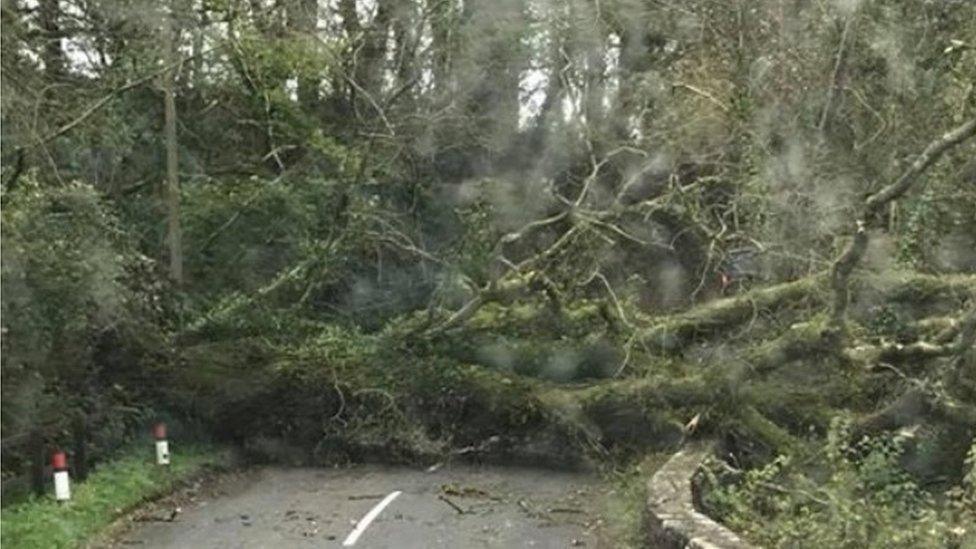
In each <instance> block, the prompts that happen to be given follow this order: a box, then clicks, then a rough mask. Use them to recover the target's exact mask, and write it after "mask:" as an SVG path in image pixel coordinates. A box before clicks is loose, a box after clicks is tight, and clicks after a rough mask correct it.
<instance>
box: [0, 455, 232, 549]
mask: <svg viewBox="0 0 976 549" xmlns="http://www.w3.org/2000/svg"><path fill="white" fill-rule="evenodd" d="M220 455H221V454H220V451H219V450H218V449H216V448H214V447H212V446H206V445H197V446H187V447H181V448H179V450H178V453H175V454H174V456H173V463H172V465H170V466H169V467H158V466H156V465H154V464H153V462H152V459H151V454H150V453H149V452H148V451H146V450H145V448H143V447H141V446H140V447H139V448H131V449H129V450H128V451H126V452H124V453H123V454H122V457H120V458H119V459H117V460H115V461H111V462H108V463H105V464H103V465H102V466H100V467H99V468H98V469H97V470H96V471H95V472H93V473H92V474H91V475H90V476H89V477H88V480H86V481H85V482H83V483H73V484H72V486H71V489H72V494H71V495H72V499H71V501H70V502H68V503H66V504H59V503H57V502H56V501H54V496H53V495H50V494H48V495H45V496H39V497H36V496H32V497H30V498H29V499H28V500H26V501H24V502H23V503H19V504H15V505H12V506H10V507H7V508H5V509H3V511H2V513H0V544H2V545H3V547H9V548H11V549H14V548H17V549H27V548H34V547H37V548H45V549H47V548H62V547H79V546H81V545H82V544H84V543H85V542H86V541H87V540H88V539H90V538H91V537H92V536H94V535H96V534H98V533H99V532H100V531H101V530H102V529H104V528H105V527H107V526H108V525H110V524H111V523H112V521H114V520H115V519H116V518H118V517H119V516H121V515H122V514H124V513H126V512H127V511H129V510H131V509H132V508H133V507H135V506H137V505H139V504H140V503H142V502H145V501H148V500H151V499H154V498H157V497H160V496H162V495H165V494H167V493H168V492H170V491H172V490H173V489H174V488H176V487H177V486H178V485H179V484H180V483H181V482H184V481H186V480H188V479H190V478H193V477H194V476H196V475H198V474H200V473H202V472H203V471H205V470H206V469H208V468H210V467H215V466H216V465H217V464H218V463H219V461H220Z"/></svg>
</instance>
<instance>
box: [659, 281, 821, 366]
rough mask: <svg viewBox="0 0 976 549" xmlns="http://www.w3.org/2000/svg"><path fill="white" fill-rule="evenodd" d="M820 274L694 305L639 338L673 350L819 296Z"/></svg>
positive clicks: (666, 349) (662, 320) (660, 322)
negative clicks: (697, 339)
mask: <svg viewBox="0 0 976 549" xmlns="http://www.w3.org/2000/svg"><path fill="white" fill-rule="evenodd" d="M821 283H822V278H821V277H806V278H802V279H800V280H797V281H795V282H788V283H785V284H779V285H776V286H771V287H768V288H762V289H759V290H754V291H751V292H747V293H745V294H742V295H738V296H735V297H730V298H726V299H719V300H716V301H713V302H710V303H706V304H703V305H700V306H697V307H695V308H693V309H691V310H689V311H688V312H685V313H682V314H678V315H673V316H669V317H667V318H665V319H661V320H659V321H658V322H657V323H656V324H655V325H654V326H652V327H651V328H648V329H647V330H644V332H643V333H642V339H643V341H644V342H645V343H646V344H647V345H651V346H653V347H655V348H658V349H660V350H662V351H666V352H675V351H678V350H680V349H682V348H684V347H685V346H687V345H688V344H689V343H690V342H692V341H693V340H694V339H696V338H699V337H704V336H708V335H712V334H715V333H717V332H720V331H722V330H727V329H729V328H732V327H734V326H735V325H737V324H740V323H742V322H746V321H748V320H749V319H751V318H754V317H756V316H757V315H759V314H761V313H765V312H770V311H775V310H776V309H778V308H780V307H785V306H794V307H795V306H796V305H797V304H798V303H799V302H801V301H804V300H808V299H813V300H817V299H818V292H816V291H815V290H817V289H818V288H820V287H821V285H822V284H821Z"/></svg>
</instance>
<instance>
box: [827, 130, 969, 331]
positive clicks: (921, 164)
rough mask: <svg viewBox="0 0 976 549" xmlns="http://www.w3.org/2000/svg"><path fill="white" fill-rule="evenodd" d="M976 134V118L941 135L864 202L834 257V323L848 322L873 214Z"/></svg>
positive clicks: (832, 268) (832, 276)
mask: <svg viewBox="0 0 976 549" xmlns="http://www.w3.org/2000/svg"><path fill="white" fill-rule="evenodd" d="M974 135H976V118H974V119H972V120H969V121H968V122H966V123H964V124H962V125H961V126H959V127H957V128H955V129H954V130H952V131H950V132H948V133H945V134H943V135H942V136H941V137H939V138H938V139H936V140H935V141H933V142H931V143H930V144H929V146H928V147H926V148H925V150H924V151H922V154H920V155H919V156H918V158H916V159H915V161H914V162H912V165H911V166H909V167H908V169H907V170H906V171H905V173H903V174H902V175H901V177H899V178H898V179H896V180H895V181H894V182H893V183H891V184H890V185H888V186H887V187H884V188H883V189H881V190H880V191H878V192H876V193H874V194H872V195H871V196H869V197H868V198H867V200H865V202H864V211H863V212H862V215H861V218H860V219H859V220H858V222H857V223H858V227H857V232H856V233H855V235H854V238H853V239H851V242H850V244H848V246H847V248H846V249H845V250H844V252H843V253H841V255H840V257H839V258H837V260H836V261H834V264H833V266H832V267H831V276H830V279H831V287H832V289H833V291H834V300H833V307H832V310H831V323H832V324H833V327H834V329H835V330H837V331H838V332H840V331H842V328H843V326H844V317H845V316H846V314H847V305H848V303H849V301H850V299H849V296H848V282H849V279H850V276H851V273H852V272H853V271H854V269H855V268H856V267H857V266H858V264H860V262H861V260H862V259H863V258H864V254H865V252H866V251H867V246H868V234H867V229H866V225H867V223H868V221H869V220H870V219H871V217H872V216H873V215H874V214H876V213H877V212H879V211H881V209H882V208H884V207H885V206H887V205H888V204H889V203H891V202H892V201H893V200H896V199H898V198H899V197H901V196H902V195H904V194H905V193H906V192H908V190H909V189H910V188H911V186H912V184H913V183H915V181H916V180H917V179H918V177H919V176H920V175H922V174H923V173H924V172H925V170H927V169H928V168H929V167H930V166H932V164H935V162H936V161H937V160H938V159H939V158H941V157H942V155H943V154H945V153H946V151H948V150H949V149H951V148H953V147H955V146H956V145H959V144H960V143H962V142H964V141H966V140H967V139H969V138H971V137H973V136H974Z"/></svg>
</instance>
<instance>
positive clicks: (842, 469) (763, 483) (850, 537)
mask: <svg viewBox="0 0 976 549" xmlns="http://www.w3.org/2000/svg"><path fill="white" fill-rule="evenodd" d="M912 438H913V434H912V433H910V432H901V433H896V434H891V435H885V436H879V437H873V438H862V439H860V440H857V441H853V442H852V441H851V438H850V430H849V426H848V424H847V423H846V422H844V421H837V422H835V424H834V425H833V426H832V428H831V430H830V432H829V433H828V436H827V439H826V444H825V445H824V446H823V447H822V448H821V449H819V450H818V451H816V452H814V453H813V454H812V455H811V456H805V457H803V458H801V457H798V456H797V457H794V456H779V457H778V458H776V459H774V460H773V461H772V462H770V463H769V464H767V465H766V466H764V467H760V468H757V469H753V470H749V471H745V472H742V471H737V470H730V468H729V466H727V465H725V466H722V467H719V466H715V467H713V468H711V469H709V470H708V473H707V480H708V484H709V485H710V486H712V487H713V489H712V490H710V491H709V492H708V493H707V494H706V496H705V504H706V506H707V507H708V509H709V511H710V513H711V514H712V515H713V516H715V517H716V518H718V519H719V520H721V521H722V522H724V523H725V524H726V525H727V526H729V527H730V528H732V529H733V530H735V531H737V532H740V533H742V534H743V535H744V536H746V537H747V538H748V539H750V540H751V541H753V542H755V543H757V544H760V545H762V546H764V547H833V548H839V549H843V548H850V549H855V548H857V549H862V548H873V547H878V548H880V547H885V548H888V547H903V548H906V549H907V548H913V549H914V548H929V547H931V548H936V547H939V548H942V547H958V548H964V547H976V527H974V526H973V525H974V524H976V441H974V442H973V444H972V447H971V448H970V450H969V454H968V458H967V460H966V466H965V468H966V472H965V476H964V477H963V479H962V481H961V482H959V483H958V484H957V485H955V486H953V487H952V488H950V489H949V490H947V491H945V492H944V493H940V494H935V493H933V492H931V491H929V490H927V489H926V487H925V486H923V485H922V483H921V482H920V481H919V480H918V479H916V478H915V477H913V476H912V475H910V474H909V473H908V472H907V471H906V470H905V468H904V467H903V464H902V461H903V458H904V456H905V455H906V447H907V446H908V445H910V444H911V442H912ZM730 479H731V480H730Z"/></svg>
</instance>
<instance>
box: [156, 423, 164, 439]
mask: <svg viewBox="0 0 976 549" xmlns="http://www.w3.org/2000/svg"><path fill="white" fill-rule="evenodd" d="M153 438H155V439H156V440H166V424H165V423H157V424H155V425H153Z"/></svg>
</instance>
